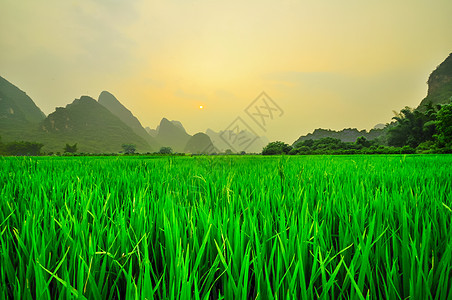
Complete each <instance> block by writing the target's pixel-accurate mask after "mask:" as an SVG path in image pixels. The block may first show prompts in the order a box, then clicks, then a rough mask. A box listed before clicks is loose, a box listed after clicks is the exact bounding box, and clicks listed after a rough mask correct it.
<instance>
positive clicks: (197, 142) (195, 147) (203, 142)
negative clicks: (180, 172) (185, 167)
mask: <svg viewBox="0 0 452 300" xmlns="http://www.w3.org/2000/svg"><path fill="white" fill-rule="evenodd" d="M184 152H186V153H193V154H209V153H214V152H216V151H215V148H214V146H213V144H212V141H211V140H210V138H209V136H208V135H207V134H205V133H202V132H199V133H197V134H195V135H194V136H192V137H191V138H190V139H189V140H188V142H187V145H186V146H185V149H184Z"/></svg>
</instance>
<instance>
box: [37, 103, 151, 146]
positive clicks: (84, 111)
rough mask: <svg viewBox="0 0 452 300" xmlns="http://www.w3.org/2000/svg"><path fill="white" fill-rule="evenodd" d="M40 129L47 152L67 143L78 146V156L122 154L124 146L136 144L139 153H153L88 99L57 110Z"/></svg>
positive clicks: (128, 128)
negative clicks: (105, 153)
mask: <svg viewBox="0 0 452 300" xmlns="http://www.w3.org/2000/svg"><path fill="white" fill-rule="evenodd" d="M39 129H40V132H39V140H42V141H43V142H44V144H45V150H47V151H49V150H50V151H61V149H63V147H64V145H65V144H66V143H69V144H73V143H77V144H78V147H79V152H88V153H102V152H119V151H121V150H122V144H134V145H136V147H137V150H138V151H140V152H147V151H150V150H151V147H150V146H149V144H148V143H147V142H146V141H145V140H144V139H143V138H141V137H140V136H138V135H137V134H136V133H135V132H134V131H133V130H132V129H131V128H130V127H129V126H127V125H126V124H125V123H124V122H122V121H121V120H120V119H119V118H118V117H117V116H115V115H114V114H113V113H111V112H110V111H109V110H108V109H107V108H105V107H104V106H102V105H101V104H100V103H99V102H97V101H96V100H94V99H93V98H91V97H89V96H82V97H80V99H75V100H74V101H73V102H72V103H71V104H68V105H67V106H66V107H64V108H63V107H59V108H56V110H55V112H53V113H51V114H49V115H48V116H47V118H46V119H45V120H44V121H42V122H41V124H40V128H39Z"/></svg>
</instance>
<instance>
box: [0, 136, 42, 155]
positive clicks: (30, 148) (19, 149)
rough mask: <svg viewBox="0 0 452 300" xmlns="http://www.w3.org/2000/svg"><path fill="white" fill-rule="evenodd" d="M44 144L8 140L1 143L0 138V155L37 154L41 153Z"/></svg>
mask: <svg viewBox="0 0 452 300" xmlns="http://www.w3.org/2000/svg"><path fill="white" fill-rule="evenodd" d="M43 146H44V144H41V143H34V142H23V141H21V142H9V143H2V141H1V138H0V155H15V156H24V155H27V156H37V155H41V148H42V147H43Z"/></svg>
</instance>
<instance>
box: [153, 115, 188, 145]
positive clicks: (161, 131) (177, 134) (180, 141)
mask: <svg viewBox="0 0 452 300" xmlns="http://www.w3.org/2000/svg"><path fill="white" fill-rule="evenodd" d="M179 124H180V122H178V123H175V121H169V120H168V119H166V118H163V119H162V120H161V121H160V125H159V126H158V127H157V131H158V133H157V136H156V140H157V142H158V143H160V144H161V145H162V146H169V147H171V148H172V149H173V151H175V152H184V150H185V146H186V145H187V142H188V140H189V139H190V137H191V136H190V135H189V134H188V133H187V132H186V131H185V129H184V128H183V127H182V124H180V125H179Z"/></svg>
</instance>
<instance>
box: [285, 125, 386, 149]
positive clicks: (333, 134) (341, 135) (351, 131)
mask: <svg viewBox="0 0 452 300" xmlns="http://www.w3.org/2000/svg"><path fill="white" fill-rule="evenodd" d="M384 133H385V131H384V129H371V130H370V131H366V130H358V129H356V128H346V129H342V130H340V131H335V130H331V129H322V128H318V129H315V130H314V131H313V132H312V133H308V134H307V135H302V136H300V137H299V138H298V139H297V140H296V141H295V142H294V143H293V145H295V144H296V143H298V142H300V141H305V140H320V139H323V138H326V137H330V138H335V139H339V140H341V141H342V142H355V141H356V139H357V138H359V137H361V136H363V137H365V138H366V139H367V140H375V139H377V138H379V137H381V136H383V135H384Z"/></svg>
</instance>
